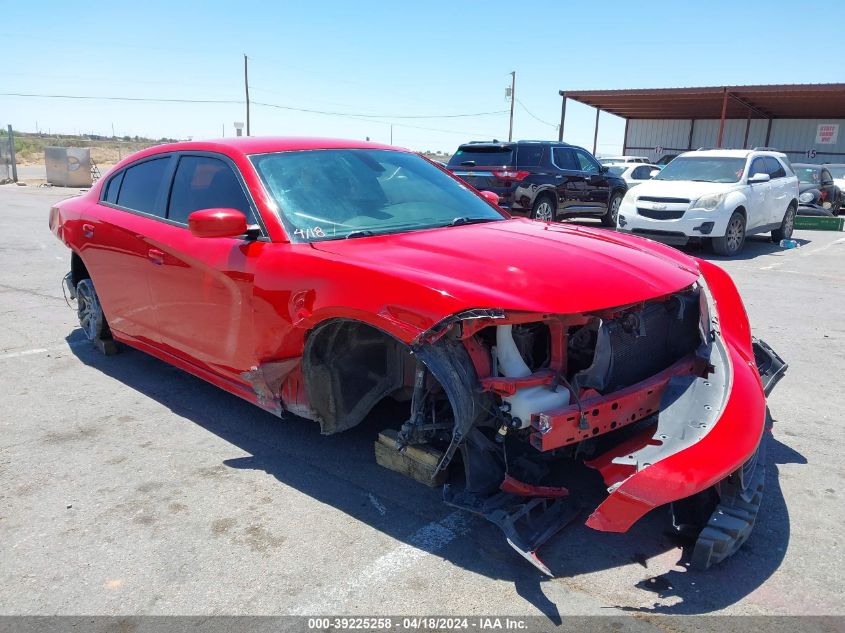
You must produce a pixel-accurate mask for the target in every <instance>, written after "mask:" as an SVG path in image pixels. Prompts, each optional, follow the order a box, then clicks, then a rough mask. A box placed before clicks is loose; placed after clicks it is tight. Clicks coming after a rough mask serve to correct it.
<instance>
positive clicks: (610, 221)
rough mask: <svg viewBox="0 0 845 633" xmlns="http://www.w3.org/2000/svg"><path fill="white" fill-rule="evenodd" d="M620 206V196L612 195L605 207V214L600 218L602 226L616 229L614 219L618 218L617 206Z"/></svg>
mask: <svg viewBox="0 0 845 633" xmlns="http://www.w3.org/2000/svg"><path fill="white" fill-rule="evenodd" d="M621 204H622V194H621V193H614V194H613V196H611V198H610V202H609V203H608V205H607V213H605V214H604V215H603V216H601V224H602V226H612V227H616V219H617V218H618V217H619V205H621Z"/></svg>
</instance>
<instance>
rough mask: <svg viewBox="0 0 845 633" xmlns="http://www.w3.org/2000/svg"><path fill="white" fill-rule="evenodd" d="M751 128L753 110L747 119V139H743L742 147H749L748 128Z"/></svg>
mask: <svg viewBox="0 0 845 633" xmlns="http://www.w3.org/2000/svg"><path fill="white" fill-rule="evenodd" d="M750 128H751V110H748V116H747V117H746V119H745V139H744V140H743V141H742V149H748V130H749V129H750Z"/></svg>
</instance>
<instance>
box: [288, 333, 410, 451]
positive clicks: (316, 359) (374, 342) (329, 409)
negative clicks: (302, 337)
mask: <svg viewBox="0 0 845 633" xmlns="http://www.w3.org/2000/svg"><path fill="white" fill-rule="evenodd" d="M410 356H411V353H410V349H409V348H408V346H407V345H405V344H404V343H402V342H401V341H398V340H397V339H395V338H393V337H392V336H390V335H389V334H387V333H386V332H384V331H382V330H380V329H378V328H376V327H374V326H372V325H369V324H367V323H363V322H361V321H353V320H348V319H334V320H331V321H328V322H326V323H323V324H321V325H319V326H317V327H316V328H314V329H313V330H312V331H311V333H310V334H309V336H308V339H307V341H306V343H305V349H304V351H303V355H302V374H303V377H304V378H305V389H306V391H307V394H308V401H309V402H310V404H311V408H312V409H313V410H314V411H315V412H316V413H317V415H318V419H319V421H320V425H321V427H322V431H323V433H325V434H329V433H337V432H340V431H345V430H346V429H350V428H352V427H354V426H357V425H358V424H359V423H360V422H361V421H362V420H363V419H364V418H365V417H366V416H367V414H368V413H369V412H370V411H371V410H372V408H373V407H374V406H375V405H376V404H378V403H379V402H380V401H381V400H382V399H383V398H384V397H386V396H388V395H389V394H391V393H393V392H395V391H397V390H398V389H399V388H400V387H402V386H403V385H404V383H405V367H406V363H407V362H408V360H409V358H410Z"/></svg>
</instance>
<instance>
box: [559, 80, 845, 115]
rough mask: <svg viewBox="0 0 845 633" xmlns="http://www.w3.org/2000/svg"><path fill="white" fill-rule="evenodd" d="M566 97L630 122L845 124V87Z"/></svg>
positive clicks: (704, 89)
mask: <svg viewBox="0 0 845 633" xmlns="http://www.w3.org/2000/svg"><path fill="white" fill-rule="evenodd" d="M560 94H561V96H565V97H567V98H569V99H573V100H575V101H579V102H580V103H584V104H587V105H590V106H594V107H596V108H598V109H600V110H604V111H605V112H610V113H611V114H615V115H617V116H621V117H623V118H625V119H718V118H721V116H722V105H723V102H724V97H725V94H727V96H728V101H727V109H726V113H725V117H726V118H728V119H740V118H742V119H744V118H745V117H746V116H748V114H749V112H750V113H751V117H752V118H771V119H843V118H845V84H784V85H768V86H706V87H701V88H650V89H644V90H561V91H560Z"/></svg>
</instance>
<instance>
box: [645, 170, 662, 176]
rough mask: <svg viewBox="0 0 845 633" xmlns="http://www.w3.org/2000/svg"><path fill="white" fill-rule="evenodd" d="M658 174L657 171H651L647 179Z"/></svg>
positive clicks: (658, 171)
mask: <svg viewBox="0 0 845 633" xmlns="http://www.w3.org/2000/svg"><path fill="white" fill-rule="evenodd" d="M659 173H660V170H659V169H652V170H651V171H650V172H648V177H649V178H654V177H655V176H656V175H657V174H659Z"/></svg>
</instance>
